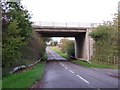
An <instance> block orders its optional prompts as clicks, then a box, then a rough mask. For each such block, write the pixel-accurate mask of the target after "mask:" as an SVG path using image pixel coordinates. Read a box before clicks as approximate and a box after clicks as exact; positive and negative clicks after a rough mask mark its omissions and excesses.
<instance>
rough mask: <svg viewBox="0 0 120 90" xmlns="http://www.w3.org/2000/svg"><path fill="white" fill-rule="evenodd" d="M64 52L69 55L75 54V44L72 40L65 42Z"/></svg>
mask: <svg viewBox="0 0 120 90" xmlns="http://www.w3.org/2000/svg"><path fill="white" fill-rule="evenodd" d="M66 52H67V54H68V55H69V56H75V46H74V41H69V42H68V43H67V47H66Z"/></svg>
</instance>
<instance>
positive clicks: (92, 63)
mask: <svg viewBox="0 0 120 90" xmlns="http://www.w3.org/2000/svg"><path fill="white" fill-rule="evenodd" d="M72 62H73V63H75V64H78V65H81V66H86V67H93V68H109V69H110V68H111V69H117V65H116V66H115V65H114V66H113V65H108V64H103V63H100V62H99V63H98V62H91V63H88V62H86V61H83V60H72Z"/></svg>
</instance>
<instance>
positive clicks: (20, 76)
mask: <svg viewBox="0 0 120 90" xmlns="http://www.w3.org/2000/svg"><path fill="white" fill-rule="evenodd" d="M44 67H45V65H44V62H41V63H38V64H37V65H36V66H34V67H33V68H32V69H30V70H27V71H26V72H25V71H24V72H21V73H16V74H12V75H9V76H7V77H4V78H3V83H2V85H3V89H5V88H26V90H27V89H28V88H31V86H32V85H33V84H35V83H36V81H37V80H40V79H41V78H42V76H43V73H44Z"/></svg>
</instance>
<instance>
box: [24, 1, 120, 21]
mask: <svg viewBox="0 0 120 90" xmlns="http://www.w3.org/2000/svg"><path fill="white" fill-rule="evenodd" d="M119 1H120V0H22V5H24V6H25V8H26V9H27V10H28V11H29V13H30V14H32V19H31V21H34V22H38V21H44V22H81V23H102V22H103V21H112V18H113V17H114V16H113V14H114V13H116V12H117V7H118V2H119Z"/></svg>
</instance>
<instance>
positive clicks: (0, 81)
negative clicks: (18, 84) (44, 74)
mask: <svg viewBox="0 0 120 90" xmlns="http://www.w3.org/2000/svg"><path fill="white" fill-rule="evenodd" d="M1 89H2V80H1V79H0V90H1Z"/></svg>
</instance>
